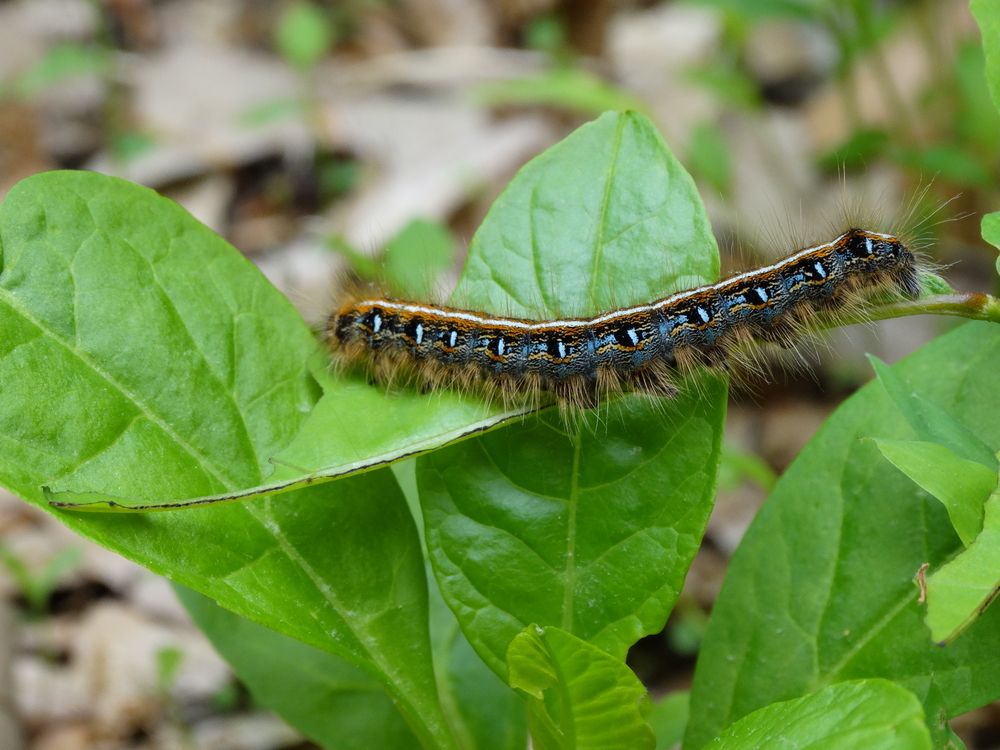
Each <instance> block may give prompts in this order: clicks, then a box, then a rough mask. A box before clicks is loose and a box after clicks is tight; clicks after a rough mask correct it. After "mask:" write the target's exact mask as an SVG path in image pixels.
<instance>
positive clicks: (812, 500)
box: [685, 323, 1000, 750]
mask: <svg viewBox="0 0 1000 750" xmlns="http://www.w3.org/2000/svg"><path fill="white" fill-rule="evenodd" d="M893 370H894V372H895V373H897V374H898V375H899V376H901V377H902V378H903V379H904V380H905V381H906V382H907V383H908V385H909V387H910V389H911V390H912V391H918V392H920V393H921V394H923V395H924V396H926V397H927V398H928V399H930V400H931V401H933V403H935V404H936V405H937V406H938V407H940V408H941V409H944V410H945V411H947V412H949V413H950V414H952V415H953V416H954V417H956V418H957V419H959V420H960V421H961V422H962V423H964V425H965V426H966V427H967V428H968V429H969V430H971V432H972V434H973V435H975V436H976V437H977V439H978V440H980V441H982V442H984V443H986V444H988V445H991V446H997V445H1000V398H998V392H1000V380H998V379H997V375H996V374H997V372H1000V326H996V325H992V324H988V323H969V324H966V325H965V326H962V327H961V328H959V329H958V330H956V331H954V332H952V333H950V334H949V335H947V336H944V337H942V338H940V339H938V340H936V341H934V342H932V343H931V344H930V345H928V346H927V347H925V348H924V349H922V350H921V351H919V352H918V353H916V354H915V355H913V356H911V357H909V358H908V359H907V360H905V361H904V362H902V363H900V364H899V365H897V366H896V367H895V368H893ZM870 435H878V436H880V437H886V438H890V439H913V438H914V437H915V436H916V435H915V434H914V431H913V429H912V428H911V427H910V426H909V425H908V423H907V422H906V420H905V419H904V418H903V416H902V414H901V413H900V412H899V410H898V409H897V408H896V406H895V404H894V403H893V402H892V400H891V399H890V398H889V397H888V395H887V394H886V391H885V389H884V388H882V386H881V385H880V384H878V383H874V384H869V385H868V386H866V387H865V388H864V389H862V390H861V391H859V392H858V393H857V394H855V395H854V396H853V397H852V398H851V399H849V400H848V401H847V402H845V403H844V404H843V405H842V406H841V407H840V408H839V409H838V410H837V412H835V413H834V415H833V416H832V417H831V418H830V419H829V420H828V421H827V423H826V424H825V425H824V427H823V428H822V429H821V430H820V432H819V433H818V434H817V435H816V437H815V438H814V439H813V440H812V441H811V442H810V444H809V445H808V446H807V447H806V448H805V449H804V450H803V451H802V453H801V455H800V456H799V457H798V458H797V459H796V461H795V462H794V463H793V464H792V466H791V467H790V468H789V469H788V471H787V472H786V473H785V475H784V476H783V477H782V478H781V480H780V481H779V483H778V486H777V487H776V488H775V491H774V492H773V494H772V495H771V497H770V498H769V499H768V501H767V502H766V503H765V505H764V507H763V508H762V509H761V511H760V512H759V513H758V515H757V518H756V519H755V521H754V523H753V524H752V525H751V527H750V529H749V530H748V532H747V534H746V536H745V537H744V538H743V542H742V543H741V545H740V547H739V549H738V550H737V552H736V554H735V555H734V557H733V560H732V563H731V565H730V567H729V572H728V574H727V576H726V582H725V584H724V586H723V589H722V592H721V593H720V595H719V598H718V600H717V601H716V604H715V608H714V610H713V612H712V617H711V619H710V620H709V625H708V629H707V632H706V634H705V639H704V641H703V642H702V650H701V653H700V656H699V661H698V666H697V669H696V672H695V681H694V686H693V688H692V692H691V721H690V722H689V724H688V731H687V735H686V737H685V747H686V748H688V749H689V750H695V749H696V748H699V747H702V746H703V745H705V744H706V743H707V742H708V741H709V740H711V739H712V738H713V737H714V736H715V735H717V734H719V733H720V732H721V731H722V730H723V729H725V727H727V726H728V725H729V724H731V723H733V722H734V721H736V720H737V719H739V718H740V717H742V716H745V715H747V714H748V713H750V712H752V711H754V710H756V709H758V708H761V707H763V706H766V705H768V704H770V703H773V702H775V701H779V700H788V699H791V698H796V697H799V696H802V695H805V694H807V693H809V692H812V691H815V690H817V689H819V688H821V687H823V686H825V685H828V684H831V683H835V682H839V681H843V680H849V679H854V678H862V677H883V678H886V679H890V680H893V681H895V682H897V683H899V684H901V685H902V686H904V687H907V688H909V689H911V690H912V691H913V692H914V693H916V694H917V695H918V696H919V697H921V698H924V697H926V696H929V695H931V694H932V693H934V692H935V690H936V689H939V690H940V693H941V696H942V697H943V700H942V702H943V703H944V704H945V705H946V706H947V710H948V714H949V715H951V716H954V715H956V714H960V713H964V712H966V711H969V710H971V709H973V708H975V707H977V706H981V705H983V704H985V703H988V702H990V701H992V700H995V699H996V698H998V697H1000V650H998V649H997V648H996V644H997V639H998V637H1000V610H996V609H991V610H989V611H988V612H987V613H986V615H985V616H984V617H982V618H981V619H979V620H978V621H977V622H975V623H974V624H973V625H972V626H971V627H970V628H969V630H968V631H967V632H966V633H965V635H963V636H962V638H960V639H959V640H957V641H956V642H955V643H954V644H951V645H949V646H948V647H946V648H941V647H939V646H937V645H935V644H934V643H932V642H931V640H930V638H929V637H928V636H929V633H928V631H927V629H926V628H925V626H924V624H923V622H921V610H922V607H921V606H920V605H918V604H917V595H918V590H917V587H916V586H915V585H914V584H913V583H912V582H911V579H912V578H913V576H914V574H915V573H916V572H917V570H918V569H919V568H920V566H921V565H922V564H923V563H930V564H931V565H932V566H937V565H940V564H941V563H942V562H944V561H945V560H947V559H948V558H949V557H951V556H952V555H953V554H955V553H956V552H957V551H959V550H960V549H962V543H961V541H960V540H959V538H958V536H957V535H956V534H955V531H954V530H953V528H952V526H951V524H950V523H949V520H948V517H947V513H946V511H945V509H944V507H943V506H942V505H941V504H940V503H939V502H938V501H937V500H935V499H934V498H932V497H930V496H929V495H928V494H927V493H925V492H924V491H922V490H920V489H919V488H918V487H917V486H916V485H915V484H913V483H912V481H911V480H910V479H908V478H907V477H905V476H904V475H903V474H902V473H900V472H897V471H894V470H887V469H886V465H885V460H884V459H883V458H882V457H881V455H879V452H878V449H877V448H876V447H875V445H874V444H873V443H872V442H871V441H862V440H858V439H857V438H858V437H863V436H870Z"/></svg>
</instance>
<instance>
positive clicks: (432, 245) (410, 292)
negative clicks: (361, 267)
mask: <svg viewBox="0 0 1000 750" xmlns="http://www.w3.org/2000/svg"><path fill="white" fill-rule="evenodd" d="M454 245H455V243H454V241H453V240H452V237H451V233H450V232H449V231H448V228H447V227H445V226H442V225H441V224H438V223H437V222H434V221H426V220H424V219H414V220H413V221H411V222H410V223H409V224H407V225H406V226H405V227H404V228H403V230H402V231H401V232H400V233H399V234H397V235H396V236H395V237H393V238H392V240H390V242H389V244H388V245H386V247H385V254H384V263H385V281H386V284H387V285H388V286H389V288H390V289H391V290H392V291H393V293H394V294H398V295H400V296H401V297H403V298H406V299H413V298H416V299H422V298H426V297H427V296H428V295H429V294H430V293H431V292H433V291H434V282H435V281H436V280H437V277H438V276H439V275H440V274H441V273H442V272H443V271H444V270H445V269H447V268H448V266H450V265H451V261H452V255H453V252H452V250H453V248H454Z"/></svg>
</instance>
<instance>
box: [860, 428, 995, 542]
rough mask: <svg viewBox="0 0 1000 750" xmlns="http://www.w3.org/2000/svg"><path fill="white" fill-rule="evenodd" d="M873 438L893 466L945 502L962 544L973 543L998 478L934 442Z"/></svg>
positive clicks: (981, 525) (979, 465)
mask: <svg viewBox="0 0 1000 750" xmlns="http://www.w3.org/2000/svg"><path fill="white" fill-rule="evenodd" d="M872 439H873V440H874V441H875V444H876V445H877V446H878V449H879V451H881V453H882V455H883V456H885V457H886V458H887V459H889V461H891V462H892V465H893V466H895V467H896V468H897V469H899V470H900V471H901V472H903V473H904V474H906V476H908V477H909V478H910V479H912V480H913V481H914V482H916V483H917V484H919V485H920V486H921V487H923V488H924V489H925V490H927V491H928V492H929V493H931V494H932V495H934V497H936V498H937V499H938V500H940V501H941V502H942V503H944V507H945V508H947V509H948V517H949V518H950V519H951V525H952V526H954V527H955V531H957V532H958V536H959V538H960V539H961V540H962V544H964V545H965V546H966V547H968V546H969V545H970V544H972V540H973V539H975V538H976V536H977V535H978V534H979V532H980V531H982V530H983V505H984V504H985V503H986V498H988V497H989V496H990V492H992V491H993V488H994V487H995V486H996V483H997V475H996V474H995V473H994V472H992V471H990V470H989V469H987V468H986V467H985V466H983V465H982V464H980V463H977V462H976V461H966V460H965V459H964V458H959V457H958V456H956V455H955V454H954V453H952V452H951V451H950V450H948V449H947V448H945V447H944V446H943V445H938V444H937V443H925V442H922V441H920V440H883V439H880V438H872Z"/></svg>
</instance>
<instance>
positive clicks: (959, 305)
mask: <svg viewBox="0 0 1000 750" xmlns="http://www.w3.org/2000/svg"><path fill="white" fill-rule="evenodd" d="M908 315H952V316H954V317H958V318H969V319H970V320H988V321H992V322H993V323H1000V299H997V298H996V297H993V296H992V295H989V294H977V293H973V292H969V293H956V294H939V295H937V296H934V297H924V298H922V299H915V300H906V301H903V302H890V303H888V304H885V305H879V306H878V307H874V308H872V309H870V310H868V311H866V312H865V313H864V314H858V315H853V316H849V317H848V318H846V319H840V320H837V321H835V322H834V321H831V322H830V324H826V323H824V324H822V326H821V327H823V328H832V327H833V326H841V325H850V324H852V323H864V322H866V321H871V320H889V319H891V318H905V317H907V316H908Z"/></svg>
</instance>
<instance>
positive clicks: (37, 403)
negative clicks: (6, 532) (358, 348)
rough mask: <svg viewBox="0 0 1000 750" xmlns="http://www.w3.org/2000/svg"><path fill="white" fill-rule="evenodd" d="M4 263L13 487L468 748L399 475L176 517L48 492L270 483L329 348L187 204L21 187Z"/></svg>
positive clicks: (2, 426) (424, 731)
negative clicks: (340, 662) (444, 671)
mask: <svg viewBox="0 0 1000 750" xmlns="http://www.w3.org/2000/svg"><path fill="white" fill-rule="evenodd" d="M0 249H2V253H3V255H2V260H3V265H2V271H0V331H2V336H0V383H2V386H0V445H2V447H3V450H2V451H0V481H2V483H3V484H4V486H6V487H7V488H8V489H10V490H11V491H13V492H14V493H16V494H18V495H20V496H21V497H23V498H24V499H26V500H27V501H29V502H31V503H34V504H35V505H37V506H39V507H41V508H43V509H45V510H49V511H50V512H53V513H54V514H55V515H57V516H58V517H59V518H60V520H62V521H63V522H64V523H65V524H66V525H68V526H69V527H70V528H72V529H74V530H75V531H77V532H79V533H80V534H82V535H83V536H85V537H87V538H89V539H92V540H93V541H95V542H97V543H99V544H102V545H104V546H105V547H108V548H110V549H112V550H114V551H116V552H119V553H121V554H123V555H125V556H126V557H128V558H130V559H132V560H135V561H136V562H138V563H140V564H142V565H145V566H146V567H148V568H150V569H152V570H154V571H156V572H158V573H161V574H163V575H167V576H168V577H170V578H172V579H174V580H176V581H178V582H180V583H183V584H185V585H187V586H190V587H191V588H194V589H196V590H198V591H201V592H202V593H205V594H207V595H209V596H211V597H213V598H215V599H217V600H218V601H219V602H220V603H221V604H223V606H225V607H226V608H228V609H231V610H233V611H234V612H237V613H239V614H241V615H244V616H246V617H249V618H250V619H252V620H256V621H257V622H260V623H263V624H265V625H268V626H270V627H273V628H274V629H276V630H279V631H281V632H283V633H286V634H288V635H291V636H293V637H295V638H298V639H300V640H302V641H305V642H306V643H309V644H311V645H313V646H316V647H317V648H320V649H324V650H327V651H330V652H331V653H335V654H337V655H339V656H342V657H344V658H346V659H348V660H349V661H351V662H353V663H354V664H357V665H358V666H361V667H362V668H363V669H365V670H366V671H367V672H368V673H369V674H371V675H372V676H374V677H375V678H376V679H378V680H379V681H380V682H382V683H383V684H384V685H385V686H386V687H387V689H388V690H389V691H390V692H391V693H392V695H393V697H394V698H395V699H396V700H397V701H398V706H399V708H400V710H401V711H403V713H404V715H405V716H406V717H407V718H408V720H409V721H410V722H411V726H412V728H413V729H414V731H415V732H416V733H417V735H418V736H419V737H420V738H421V741H422V742H424V743H425V744H427V745H428V746H438V747H444V748H447V747H450V746H451V742H452V741H451V737H450V734H449V732H448V730H447V727H446V725H445V721H444V717H443V715H442V714H441V711H440V707H439V705H438V702H437V696H436V689H435V683H434V675H433V669H432V665H431V656H430V644H429V638H428V632H427V592H426V581H425V578H424V570H423V560H422V555H421V553H420V545H419V540H418V538H417V534H416V531H415V529H414V526H413V520H412V518H411V517H410V514H409V512H408V509H407V507H406V503H405V501H404V499H403V497H402V495H401V493H400V492H399V489H398V486H397V485H396V483H395V481H394V480H393V479H392V476H391V474H390V473H389V472H386V471H383V472H372V473H370V474H368V475H365V476H363V477H358V478H353V479H348V480H344V481H341V482H337V483H328V484H324V485H321V486H316V487H311V488H308V489H304V490H299V491H295V492H289V493H286V494H284V495H281V496H277V497H273V498H265V499H262V500H256V501H252V502H246V503H242V504H239V505H226V506H218V507H205V508H196V509H192V510H188V511H184V512H175V513H157V514H127V515H118V514H115V515H108V514H80V513H68V512H60V511H54V510H53V509H51V508H49V507H48V505H47V504H46V502H45V498H44V496H43V493H42V490H41V487H42V485H49V486H56V487H63V488H66V489H78V490H82V491H88V492H97V493H106V494H109V495H114V496H118V497H130V498H138V499H141V500H149V501H152V502H156V501H161V500H166V499H172V498H184V497H196V496H199V495H211V494H217V493H224V492H229V493H233V492H237V491H239V490H241V489H243V488H247V487H253V486H256V485H259V484H260V483H261V482H262V481H263V480H264V478H265V476H266V475H267V473H268V472H269V471H270V469H271V465H270V464H269V463H268V462H267V459H268V457H269V456H272V455H274V453H275V452H277V451H278V450H279V449H281V448H282V447H283V446H285V445H286V444H287V443H288V442H289V441H290V440H291V439H292V438H293V436H294V435H295V434H296V431H297V430H298V429H299V428H300V427H301V426H302V424H303V422H304V420H305V419H306V416H307V415H308V413H309V410H310V409H311V407H312V406H313V404H314V403H315V401H316V399H317V397H318V395H319V388H318V387H317V385H316V382H315V379H314V378H313V377H312V376H311V374H310V373H309V371H308V369H307V366H306V362H307V358H308V357H309V355H310V354H311V353H312V352H313V351H315V349H316V343H315V341H314V340H313V339H312V337H311V336H310V334H309V331H308V330H307V328H306V326H305V324H304V323H303V322H302V320H301V318H299V316H298V314H297V313H296V312H295V310H294V309H293V308H292V307H291V305H290V304H289V303H288V302H287V300H285V299H284V298H283V297H282V296H281V295H280V294H279V293H278V292H277V291H276V290H275V289H274V287H272V286H271V285H270V284H269V283H268V282H267V280H266V279H264V277H263V276H262V275H261V274H260V273H259V272H258V271H257V269H255V268H254V267H253V266H252V265H251V264H250V263H249V262H248V261H247V260H246V259H245V258H243V257H242V256H241V255H240V254H239V253H238V252H237V251H236V250H234V249H233V248H232V247H230V246H229V245H228V244H226V243H225V242H224V241H223V240H221V239H220V238H219V237H217V236H216V235H214V234H213V233H212V232H210V231H209V230H208V229H206V228H205V227H204V226H203V225H201V224H199V223H198V222H197V221H195V220H194V219H193V218H192V217H191V216H190V215H189V214H187V213H186V212H185V211H184V210H183V209H181V208H179V207H178V206H177V205H176V204H174V203H172V202H170V201H168V200H165V199H163V198H160V197H159V196H157V195H156V194H155V193H153V192H152V191H150V190H146V189H144V188H140V187H138V186H135V185H132V184H130V183H127V182H125V181H122V180H114V179H111V178H107V177H102V176H100V175H95V174H88V173H82V172H64V173H47V174H42V175H38V176H35V177H32V178H29V179H27V180H25V181H23V182H21V183H20V184H19V185H18V186H16V187H15V188H14V189H13V190H11V192H10V193H9V194H8V195H7V198H6V200H5V201H4V203H3V205H2V207H0ZM372 528H378V529H379V533H378V534H375V535H373V534H372V533H371V529H372Z"/></svg>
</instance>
